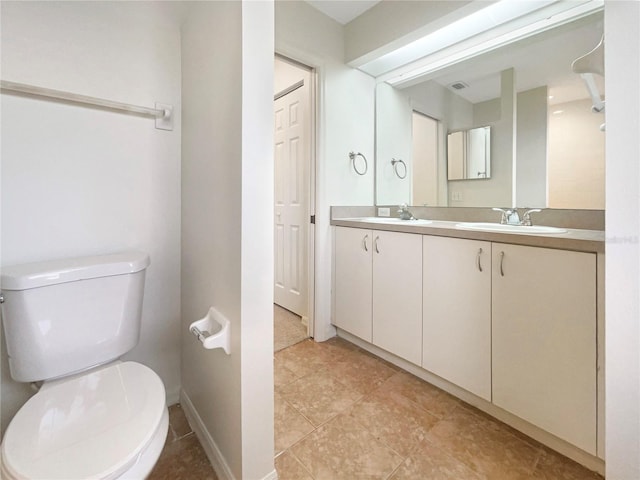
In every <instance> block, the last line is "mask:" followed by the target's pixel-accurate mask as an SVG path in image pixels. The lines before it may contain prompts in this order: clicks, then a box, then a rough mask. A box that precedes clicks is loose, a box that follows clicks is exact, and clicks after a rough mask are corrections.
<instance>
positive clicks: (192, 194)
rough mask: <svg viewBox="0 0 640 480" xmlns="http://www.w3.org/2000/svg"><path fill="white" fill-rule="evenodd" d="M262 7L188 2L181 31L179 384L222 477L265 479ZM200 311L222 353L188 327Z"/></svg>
mask: <svg viewBox="0 0 640 480" xmlns="http://www.w3.org/2000/svg"><path fill="white" fill-rule="evenodd" d="M272 9H273V4H272V3H270V2H248V3H240V2H194V3H193V4H192V5H191V9H190V11H189V12H188V16H187V19H186V21H185V23H184V25H183V29H182V58H183V62H182V74H183V90H182V93H183V108H184V111H183V118H184V129H183V139H182V219H183V221H182V388H183V399H184V401H185V403H187V405H190V406H192V407H193V411H194V412H195V414H196V415H197V417H198V422H199V425H198V428H199V430H200V439H201V441H202V442H203V444H204V446H205V450H207V452H208V453H209V455H210V458H212V460H213V462H214V464H216V466H217V470H218V472H219V475H220V476H221V477H222V478H224V477H226V476H229V477H234V478H238V479H240V478H256V479H258V478H264V477H266V476H267V475H270V474H272V473H273V306H272V304H273V293H272V284H273V243H272V238H273V235H272V232H273V225H272V223H273V209H272V208H273V207H272V205H273V127H272V123H273V118H272V117H273V44H272V38H273V30H272V26H273V23H271V22H270V21H269V19H270V17H271V16H272V15H273V10H272ZM256 17H257V18H256ZM221 66H224V70H221ZM256 239H259V241H256ZM210 306H213V307H216V308H217V309H218V310H219V311H220V312H221V313H222V314H223V315H225V316H226V317H227V318H228V319H229V321H230V323H231V354H230V355H226V354H225V353H224V351H222V350H220V349H217V350H205V349H204V348H202V346H201V344H200V343H199V342H198V341H197V340H196V339H195V337H194V336H193V335H191V334H190V333H189V332H188V326H189V324H190V323H191V322H192V321H194V320H197V319H199V318H201V317H204V316H205V315H206V313H207V311H208V309H209V307H210Z"/></svg>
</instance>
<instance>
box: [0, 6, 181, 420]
mask: <svg viewBox="0 0 640 480" xmlns="http://www.w3.org/2000/svg"><path fill="white" fill-rule="evenodd" d="M174 7H175V5H172V4H171V3H169V2H167V3H162V2H159V3H155V2H2V5H1V8H2V39H1V45H2V55H1V57H2V79H3V80H11V81H15V82H23V83H27V84H32V85H37V86H42V87H47V88H52V89H57V90H65V91H70V92H73V93H78V94H83V95H89V96H95V97H100V98H106V99H112V100H117V101H121V102H126V103H131V104H135V105H143V106H150V107H153V106H154V103H155V102H161V103H167V104H172V105H173V107H174V116H175V118H174V128H173V131H166V130H157V129H155V128H154V120H153V119H149V118H143V117H139V116H133V115H126V114H122V113H114V112H109V111H104V110H98V109H93V108H88V107H83V106H78V105H70V104H64V103H57V102H54V101H50V100H42V99H35V98H28V97H20V96H15V95H9V94H5V93H4V92H3V94H2V97H1V102H2V105H1V106H2V133H1V135H2V152H1V158H2V198H1V201H0V203H1V205H2V222H1V227H2V265H11V264H17V263H25V262H34V261H41V260H47V259H55V258H65V257H73V256H82V255H96V254H100V253H112V252H116V251H120V250H126V249H138V250H143V251H145V252H148V253H149V255H150V257H151V265H150V266H149V268H148V270H147V275H146V285H145V292H144V293H145V296H144V304H143V311H142V330H141V336H140V341H139V343H138V345H137V346H136V347H135V348H134V349H133V350H132V351H131V352H130V353H129V354H127V355H126V357H125V358H126V359H129V360H135V361H138V362H141V363H144V364H146V365H148V366H149V367H151V368H152V369H153V370H155V371H156V372H157V373H158V374H159V375H160V377H161V378H162V380H163V382H164V385H165V388H166V391H167V396H168V401H169V402H171V403H175V402H177V401H178V394H179V389H180V253H179V252H180V136H181V122H180V112H181V107H180V102H181V99H180V88H181V86H180V82H181V79H180V30H179V22H178V19H179V12H178V11H177V10H175V9H174ZM3 351H6V350H4V349H3ZM7 363H8V362H7V357H6V353H3V355H2V427H3V431H4V428H6V426H7V423H8V422H9V420H11V418H12V417H13V415H14V413H15V412H16V411H17V410H18V408H20V407H21V406H22V404H23V403H24V402H25V401H26V400H27V398H28V397H29V396H30V395H32V394H33V390H32V389H31V388H30V387H29V386H28V385H24V384H19V383H15V382H13V381H12V380H11V378H10V376H9V371H8V365H7Z"/></svg>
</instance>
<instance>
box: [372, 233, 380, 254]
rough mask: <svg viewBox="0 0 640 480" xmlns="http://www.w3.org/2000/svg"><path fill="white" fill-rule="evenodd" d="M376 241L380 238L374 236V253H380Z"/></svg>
mask: <svg viewBox="0 0 640 480" xmlns="http://www.w3.org/2000/svg"><path fill="white" fill-rule="evenodd" d="M378 240H380V237H378V236H376V239H375V240H374V242H373V245H374V247H375V249H376V253H380V250H379V249H378Z"/></svg>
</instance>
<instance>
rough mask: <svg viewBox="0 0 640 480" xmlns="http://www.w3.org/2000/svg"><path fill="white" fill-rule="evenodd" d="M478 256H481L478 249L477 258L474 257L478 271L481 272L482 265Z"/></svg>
mask: <svg viewBox="0 0 640 480" xmlns="http://www.w3.org/2000/svg"><path fill="white" fill-rule="evenodd" d="M480 255H482V248H479V249H478V256H477V257H476V261H477V263H478V270H479V271H480V272H482V263H481V262H480Z"/></svg>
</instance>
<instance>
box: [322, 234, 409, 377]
mask: <svg viewBox="0 0 640 480" xmlns="http://www.w3.org/2000/svg"><path fill="white" fill-rule="evenodd" d="M334 258H335V265H334V272H335V279H334V301H335V306H334V308H335V310H334V318H333V323H334V324H335V325H336V326H337V327H339V328H341V329H343V330H345V331H347V332H349V333H351V334H353V335H355V336H357V337H359V338H361V339H363V340H366V341H367V342H370V343H373V344H374V345H376V346H378V347H380V348H382V349H384V350H386V351H388V352H391V353H393V354H394V355H397V356H399V357H401V358H404V359H405V360H408V361H410V362H412V363H415V364H416V365H420V362H421V359H422V236H421V235H414V234H410V233H397V232H386V231H380V230H373V231H371V230H365V229H360V228H346V227H336V228H335V257H334Z"/></svg>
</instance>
